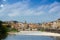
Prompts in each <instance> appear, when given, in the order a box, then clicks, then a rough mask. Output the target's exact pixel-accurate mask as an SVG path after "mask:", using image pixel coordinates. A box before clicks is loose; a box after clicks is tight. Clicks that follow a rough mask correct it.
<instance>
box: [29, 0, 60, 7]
mask: <svg viewBox="0 0 60 40" xmlns="http://www.w3.org/2000/svg"><path fill="white" fill-rule="evenodd" d="M54 2H60V0H31V1H30V5H31V6H40V5H49V4H52V3H54Z"/></svg>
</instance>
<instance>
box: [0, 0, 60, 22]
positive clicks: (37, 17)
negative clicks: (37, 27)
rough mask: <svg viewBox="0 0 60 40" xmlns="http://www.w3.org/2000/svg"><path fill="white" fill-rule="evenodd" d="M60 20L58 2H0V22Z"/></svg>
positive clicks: (6, 0) (24, 0) (59, 5)
mask: <svg viewBox="0 0 60 40" xmlns="http://www.w3.org/2000/svg"><path fill="white" fill-rule="evenodd" d="M58 18H60V0H0V20H3V21H10V20H16V21H20V22H24V21H27V22H29V23H30V22H32V23H41V22H50V21H54V20H57V19H58Z"/></svg>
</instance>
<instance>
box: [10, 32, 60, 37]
mask: <svg viewBox="0 0 60 40" xmlns="http://www.w3.org/2000/svg"><path fill="white" fill-rule="evenodd" d="M9 34H15V35H38V36H60V34H58V33H51V32H41V31H20V32H15V33H13V32H10V33H9Z"/></svg>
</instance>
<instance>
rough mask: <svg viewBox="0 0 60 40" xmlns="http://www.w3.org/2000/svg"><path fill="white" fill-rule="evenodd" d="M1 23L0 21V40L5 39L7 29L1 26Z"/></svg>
mask: <svg viewBox="0 0 60 40" xmlns="http://www.w3.org/2000/svg"><path fill="white" fill-rule="evenodd" d="M2 23H3V22H2V21H0V40H1V39H5V38H6V37H7V35H8V34H7V28H6V27H5V26H3V25H2Z"/></svg>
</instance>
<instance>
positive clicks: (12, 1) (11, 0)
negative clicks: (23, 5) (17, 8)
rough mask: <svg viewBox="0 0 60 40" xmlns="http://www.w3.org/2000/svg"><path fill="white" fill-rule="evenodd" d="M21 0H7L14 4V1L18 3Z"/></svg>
mask: <svg viewBox="0 0 60 40" xmlns="http://www.w3.org/2000/svg"><path fill="white" fill-rule="evenodd" d="M19 1H22V0H7V2H8V3H9V4H13V3H16V2H19Z"/></svg>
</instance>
